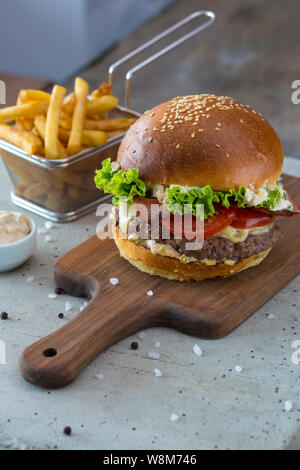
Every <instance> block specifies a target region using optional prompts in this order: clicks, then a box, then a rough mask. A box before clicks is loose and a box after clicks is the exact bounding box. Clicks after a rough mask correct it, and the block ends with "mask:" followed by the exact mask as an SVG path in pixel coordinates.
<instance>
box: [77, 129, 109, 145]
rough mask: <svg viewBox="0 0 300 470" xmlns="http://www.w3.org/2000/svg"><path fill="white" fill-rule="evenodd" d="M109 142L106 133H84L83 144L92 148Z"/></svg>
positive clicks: (89, 131) (90, 131) (86, 131)
mask: <svg viewBox="0 0 300 470" xmlns="http://www.w3.org/2000/svg"><path fill="white" fill-rule="evenodd" d="M106 142H107V135H106V132H102V131H93V130H84V131H83V133H82V143H83V144H84V145H89V146H91V147H98V146H99V145H103V144H105V143H106Z"/></svg>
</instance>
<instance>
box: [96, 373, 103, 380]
mask: <svg viewBox="0 0 300 470" xmlns="http://www.w3.org/2000/svg"><path fill="white" fill-rule="evenodd" d="M95 377H96V379H98V380H102V379H103V377H104V375H103V374H96V375H95Z"/></svg>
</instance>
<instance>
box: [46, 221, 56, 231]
mask: <svg viewBox="0 0 300 470" xmlns="http://www.w3.org/2000/svg"><path fill="white" fill-rule="evenodd" d="M53 227H54V224H53V222H50V221H47V222H45V228H46V229H47V230H50V229H51V228H53Z"/></svg>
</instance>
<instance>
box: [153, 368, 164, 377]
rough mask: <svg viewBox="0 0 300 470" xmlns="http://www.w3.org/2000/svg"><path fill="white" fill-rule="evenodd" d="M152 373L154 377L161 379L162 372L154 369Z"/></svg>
mask: <svg viewBox="0 0 300 470" xmlns="http://www.w3.org/2000/svg"><path fill="white" fill-rule="evenodd" d="M153 372H154V375H155V377H161V376H162V372H161V371H160V370H159V369H154V371H153Z"/></svg>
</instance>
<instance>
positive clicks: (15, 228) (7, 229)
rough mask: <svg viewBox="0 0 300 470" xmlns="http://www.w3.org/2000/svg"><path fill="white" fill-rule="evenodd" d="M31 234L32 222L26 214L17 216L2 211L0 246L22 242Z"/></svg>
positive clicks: (0, 215)
mask: <svg viewBox="0 0 300 470" xmlns="http://www.w3.org/2000/svg"><path fill="white" fill-rule="evenodd" d="M30 232H31V227H30V221H29V219H28V217H27V216H26V215H25V214H20V215H15V214H13V213H12V212H9V211H0V245H8V244H9V243H14V242H17V241H19V240H22V239H23V238H25V237H27V235H29V233H30Z"/></svg>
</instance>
